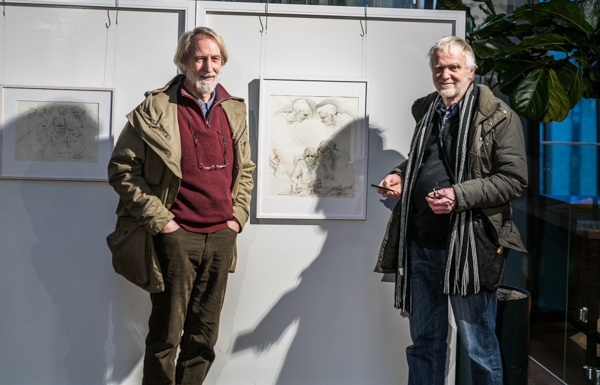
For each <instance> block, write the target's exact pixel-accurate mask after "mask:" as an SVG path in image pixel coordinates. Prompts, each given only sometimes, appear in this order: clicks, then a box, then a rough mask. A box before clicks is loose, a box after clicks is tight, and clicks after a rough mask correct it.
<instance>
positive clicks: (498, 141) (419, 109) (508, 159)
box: [375, 85, 527, 273]
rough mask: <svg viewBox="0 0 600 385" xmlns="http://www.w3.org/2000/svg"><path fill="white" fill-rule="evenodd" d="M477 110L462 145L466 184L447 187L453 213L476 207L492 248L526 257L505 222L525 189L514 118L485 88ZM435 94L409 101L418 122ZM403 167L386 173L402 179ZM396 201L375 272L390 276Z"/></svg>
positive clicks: (395, 256) (517, 123)
mask: <svg viewBox="0 0 600 385" xmlns="http://www.w3.org/2000/svg"><path fill="white" fill-rule="evenodd" d="M478 87H479V106H478V108H477V111H476V112H475V116H474V117H473V122H472V124H471V133H470V135H469V143H468V146H469V148H470V151H469V160H468V172H469V180H467V181H465V182H463V183H460V184H456V185H453V186H452V187H453V188H454V192H455V193H456V207H455V209H454V210H455V211H458V212H461V211H465V210H470V209H474V208H480V209H481V211H482V212H483V213H484V214H485V216H486V217H487V220H488V221H489V223H490V224H491V225H492V226H491V227H492V229H493V234H494V241H495V243H496V245H498V246H503V247H505V248H508V249H513V250H517V251H521V252H527V250H525V246H524V245H523V242H522V241H521V236H520V235H519V231H518V230H517V227H516V226H515V225H514V223H513V222H512V220H511V214H512V210H511V206H510V201H512V200H514V199H516V198H518V197H519V196H520V195H521V193H522V192H523V190H524V189H525V187H527V161H526V159H525V140H524V137H523V128H522V127H521V121H520V119H519V116H518V115H517V114H516V113H515V112H514V111H513V110H511V109H510V108H509V107H508V106H507V105H506V104H505V103H504V102H502V101H501V100H500V99H498V98H496V97H495V96H494V95H493V93H492V91H490V89H489V88H488V87H486V86H481V85H479V86H478ZM436 96H437V93H433V94H430V95H428V96H426V97H424V98H421V99H418V100H417V101H415V103H414V104H413V107H412V112H413V116H414V118H415V120H416V121H417V122H419V121H420V120H421V118H423V116H424V115H425V113H426V111H427V108H428V107H429V105H430V104H431V103H432V102H433V100H434V99H435V97H436ZM406 166H407V162H404V163H402V164H401V165H399V166H398V167H396V168H394V169H393V170H392V171H391V172H389V174H400V175H404V173H405V171H406ZM400 211H401V202H398V204H397V205H396V207H395V208H394V210H393V211H392V215H391V217H390V220H389V221H388V225H387V229H386V233H385V236H384V239H383V242H382V245H381V249H380V252H379V258H378V260H377V265H376V267H375V271H376V272H378V273H393V272H395V271H396V270H397V267H398V252H399V245H398V242H399V234H400V228H399V226H400Z"/></svg>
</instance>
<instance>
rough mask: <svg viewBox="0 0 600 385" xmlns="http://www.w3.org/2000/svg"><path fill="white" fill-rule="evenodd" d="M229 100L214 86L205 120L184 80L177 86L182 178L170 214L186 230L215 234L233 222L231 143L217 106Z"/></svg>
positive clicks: (221, 112)
mask: <svg viewBox="0 0 600 385" xmlns="http://www.w3.org/2000/svg"><path fill="white" fill-rule="evenodd" d="M229 98H231V95H229V93H227V91H225V89H224V88H223V87H222V86H221V85H217V88H216V89H215V100H214V103H213V105H212V107H211V109H210V111H209V112H208V116H207V117H205V116H204V114H203V113H202V109H201V108H200V104H199V103H198V101H197V99H196V98H195V97H194V96H193V95H190V94H189V93H188V91H187V90H186V89H185V88H184V87H183V81H182V82H181V85H180V86H179V94H178V97H177V119H178V122H179V132H180V133H181V173H182V178H181V187H180V188H179V193H178V194H177V198H176V199H175V203H174V204H173V206H172V207H171V212H172V213H173V214H174V215H175V222H177V224H179V226H181V227H183V228H184V229H186V230H188V231H192V232H196V233H214V232H216V231H219V230H221V229H224V228H225V227H227V221H228V220H230V219H233V203H232V200H231V184H232V180H233V163H234V151H233V141H232V139H231V130H230V129H229V124H228V123H227V119H226V117H225V113H224V112H223V109H222V108H221V106H220V104H221V102H223V101H224V100H226V99H229ZM213 165H214V166H217V167H212V166H213ZM221 166H225V167H221ZM211 167H212V168H211Z"/></svg>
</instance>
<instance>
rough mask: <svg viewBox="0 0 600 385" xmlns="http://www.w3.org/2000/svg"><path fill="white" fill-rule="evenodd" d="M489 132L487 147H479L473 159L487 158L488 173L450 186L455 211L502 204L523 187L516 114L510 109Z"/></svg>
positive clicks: (520, 133) (521, 143)
mask: <svg viewBox="0 0 600 385" xmlns="http://www.w3.org/2000/svg"><path fill="white" fill-rule="evenodd" d="M490 134H491V137H489V138H488V137H486V141H488V142H491V144H492V148H491V150H488V149H486V146H482V147H481V149H480V151H482V152H484V154H481V155H479V156H478V157H477V159H475V161H476V162H477V161H481V162H484V161H485V159H486V158H489V161H490V165H489V166H488V167H489V168H490V171H491V172H490V174H489V175H488V176H486V175H484V176H483V178H474V179H471V180H468V181H465V182H463V183H459V184H456V185H453V186H452V187H453V188H454V191H455V193H456V203H457V204H456V208H455V210H456V211H458V212H460V211H465V210H469V209H473V208H486V207H496V206H500V205H503V204H506V203H508V202H510V201H512V200H514V199H516V198H518V197H519V196H520V195H521V193H522V192H523V190H524V189H525V187H527V161H526V159H525V141H524V138H523V129H522V127H521V122H520V119H519V117H518V116H517V115H516V114H515V113H514V112H512V111H511V113H510V114H509V115H508V116H507V118H506V119H505V120H504V121H503V122H500V123H499V125H498V126H497V127H496V128H494V129H493V130H490V132H489V133H488V135H490ZM486 151H490V153H487V152H486ZM483 155H485V156H483Z"/></svg>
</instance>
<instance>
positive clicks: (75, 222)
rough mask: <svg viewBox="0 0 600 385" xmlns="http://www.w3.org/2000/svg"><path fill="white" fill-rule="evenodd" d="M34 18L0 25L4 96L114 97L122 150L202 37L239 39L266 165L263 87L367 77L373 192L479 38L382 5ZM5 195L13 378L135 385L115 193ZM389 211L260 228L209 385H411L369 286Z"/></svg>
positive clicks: (140, 320) (1, 321)
mask: <svg viewBox="0 0 600 385" xmlns="http://www.w3.org/2000/svg"><path fill="white" fill-rule="evenodd" d="M32 4H34V3H33V2H26V1H17V2H14V1H13V2H11V3H9V4H7V5H6V16H4V17H1V18H0V23H2V25H1V28H0V33H1V34H2V39H1V41H2V42H3V43H2V44H3V45H2V60H1V61H0V65H1V66H2V67H1V71H0V83H2V84H11V85H25V86H55V87H56V86H63V87H86V88H112V89H114V90H115V112H114V115H113V122H114V124H113V128H114V130H113V135H114V136H115V138H116V137H117V136H118V134H119V133H120V130H121V128H122V127H123V125H124V124H125V115H126V114H127V113H128V112H129V111H130V110H131V109H133V108H134V107H135V106H136V105H137V104H138V103H140V102H141V101H142V98H143V93H144V92H145V91H147V90H149V89H153V88H158V87H161V86H162V85H164V84H165V83H166V82H167V81H168V80H169V79H170V78H171V77H172V76H173V75H175V73H176V69H175V66H174V65H173V62H172V58H173V54H174V52H175V47H176V44H177V39H178V36H180V34H181V32H182V31H184V30H186V29H189V28H191V27H192V26H193V25H194V23H195V24H196V25H207V26H209V27H212V28H215V29H216V30H217V32H219V33H220V34H221V35H222V36H223V38H224V40H225V42H226V43H227V47H228V50H229V53H230V61H229V62H228V63H227V65H226V66H225V67H224V69H223V80H222V83H223V85H224V86H225V87H226V88H227V90H228V91H229V92H230V93H231V94H233V95H237V96H242V97H244V98H245V99H246V101H247V104H248V113H249V115H248V117H249V133H250V141H251V143H252V146H253V151H254V155H253V157H254V159H255V160H256V157H257V153H256V151H257V148H256V146H257V143H258V135H259V130H260V129H259V127H258V117H259V104H258V96H259V86H258V82H259V79H260V78H261V76H262V77H265V78H282V77H283V78H304V79H311V78H313V79H323V78H338V79H339V78H366V79H368V81H369V94H368V97H367V115H368V124H369V138H368V139H369V143H368V148H369V162H368V170H367V179H368V180H367V182H368V183H378V182H379V180H380V179H381V178H382V177H383V176H384V175H385V174H386V173H387V171H389V170H390V169H391V168H392V167H394V166H396V165H397V164H398V163H400V162H401V161H402V160H404V159H405V157H406V156H407V152H408V142H409V140H410V136H411V134H412V129H413V120H412V117H411V116H410V105H411V103H412V101H413V100H414V99H416V98H417V97H420V96H423V95H424V94H426V93H428V92H430V91H432V90H433V86H432V84H431V75H430V71H429V69H428V64H427V63H428V61H427V56H426V54H427V50H428V48H429V47H430V46H431V44H432V43H433V42H434V41H435V40H437V39H439V38H440V37H442V36H445V35H450V34H458V35H461V34H462V32H460V31H463V30H464V14H463V13H456V12H441V11H422V10H398V9H371V8H369V9H368V19H367V21H366V23H365V20H364V9H362V8H353V7H329V6H294V5H280V4H269V6H268V18H267V17H266V16H265V6H264V4H248V3H231V2H194V1H169V0H163V1H152V0H144V1H133V0H129V1H123V0H121V1H120V2H118V4H119V9H118V23H117V9H116V8H115V2H114V1H100V0H98V1H85V0H84V1H77V2H73V1H60V0H57V1H53V2H49V1H38V2H35V4H36V6H31V5H32ZM57 5H58V6H57ZM107 9H108V10H109V11H108V13H109V15H110V19H111V21H110V22H111V25H110V27H109V28H107V27H106V25H107V23H108V22H109V21H108V17H107ZM259 16H260V19H259ZM360 19H362V22H363V26H365V24H366V32H367V33H366V35H365V36H364V37H361V34H362V33H363V30H362V29H361V23H360V21H359V20H360ZM261 21H262V23H263V25H266V26H267V30H266V32H263V33H262V34H261V33H260V30H261ZM255 194H256V193H255ZM0 198H1V199H0V212H1V213H2V217H3V218H4V220H3V221H2V227H1V231H0V245H2V252H1V253H2V254H1V257H2V261H3V269H2V270H1V272H0V288H1V289H3V293H4V295H3V297H2V299H0V307H1V308H2V309H3V315H2V316H1V317H0V327H2V330H4V334H3V342H4V343H3V345H2V346H3V347H2V348H0V373H2V375H3V380H2V382H3V383H6V384H9V385H13V384H16V385H19V384H28V385H30V384H32V385H37V384H77V385H79V384H138V383H139V382H140V376H141V371H140V370H141V359H142V357H143V346H144V338H145V333H146V331H147V326H146V322H147V317H148V314H149V309H150V304H149V298H148V296H147V295H146V294H145V293H144V292H142V291H141V290H139V289H138V288H136V287H135V286H133V285H131V284H129V283H127V282H126V281H125V280H124V279H122V278H121V277H119V276H117V275H116V274H115V273H114V272H113V270H112V266H111V264H110V254H109V250H108V248H107V247H106V245H105V240H104V239H105V236H106V235H107V234H108V233H109V232H110V231H112V228H113V227H114V222H115V219H116V218H115V215H114V209H115V207H116V204H117V196H116V194H115V193H114V192H113V190H112V189H111V188H110V187H109V186H108V185H107V184H106V183H103V182H74V181H63V182H59V181H32V180H0ZM253 201H254V203H253V205H252V210H253V213H254V212H255V211H254V210H255V209H256V205H255V202H256V195H255V196H254V197H253ZM387 206H389V204H388V205H387ZM387 206H386V205H385V204H384V203H383V202H382V201H381V200H380V199H379V197H378V195H377V194H375V192H374V191H373V189H371V188H369V189H368V191H367V196H366V207H367V219H366V220H365V221H345V220H305V221H302V220H291V219H278V220H265V219H256V216H255V214H253V215H252V218H251V221H250V223H249V224H248V225H247V226H246V228H245V230H244V232H243V233H242V234H241V235H240V236H239V238H238V240H239V241H238V252H239V262H238V268H237V271H236V273H235V274H232V275H230V278H229V279H230V281H229V286H228V292H227V294H226V299H225V305H224V309H223V313H222V324H221V330H220V337H219V342H218V344H217V349H216V353H217V360H216V362H215V363H214V365H213V367H212V369H211V372H210V373H209V377H208V379H207V381H206V383H207V384H211V385H212V384H222V385H224V384H232V385H237V384H249V385H250V384H254V383H255V384H283V385H288V384H299V385H306V384H323V385H328V384H345V385H346V384H361V385H363V384H378V385H379V384H381V385H386V384H405V383H406V380H407V367H406V363H405V353H404V352H405V348H406V346H408V345H409V344H410V337H409V333H408V322H407V321H406V319H403V318H401V317H400V315H399V314H398V312H397V311H395V310H394V309H393V306H392V304H393V284H392V283H389V282H382V277H381V275H379V274H375V273H373V272H372V270H373V267H374V265H375V261H376V257H377V252H378V250H379V243H380V241H381V238H382V237H383V231H384V229H385V225H386V222H387V219H388V217H389V214H390V208H389V207H387ZM32 362H35V365H32V364H31V363H32ZM449 377H451V376H449Z"/></svg>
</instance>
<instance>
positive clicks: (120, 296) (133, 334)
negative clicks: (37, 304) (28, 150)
mask: <svg viewBox="0 0 600 385" xmlns="http://www.w3.org/2000/svg"><path fill="white" fill-rule="evenodd" d="M40 184H42V188H40ZM20 193H21V196H22V199H23V202H24V206H25V208H26V210H27V213H28V215H29V216H30V218H31V223H32V226H33V233H34V235H35V237H36V238H37V242H36V243H35V244H33V246H32V247H31V259H32V264H33V268H34V270H35V273H36V275H37V277H38V278H39V280H40V282H41V283H42V284H43V285H44V287H45V289H46V291H47V293H48V295H49V296H50V297H51V298H52V302H53V306H54V307H55V308H56V309H57V310H58V313H59V317H60V318H58V321H59V322H60V323H59V324H52V325H53V326H54V329H57V330H54V329H51V330H48V331H47V332H48V333H53V334H55V335H56V334H58V335H62V336H64V339H62V338H61V339H57V343H56V344H55V345H54V347H53V349H54V351H46V352H41V353H42V354H43V356H49V355H53V354H54V355H56V356H57V357H61V356H62V362H61V361H60V359H58V360H56V361H57V364H58V365H59V366H58V367H56V368H55V369H56V371H55V373H53V374H49V373H36V374H30V375H33V376H36V377H39V378H40V381H49V383H52V382H53V381H54V382H55V383H58V382H60V381H61V379H62V375H63V374H61V373H64V372H66V376H67V378H66V384H68V385H80V384H98V385H104V384H106V383H107V382H111V383H121V382H122V381H123V380H124V379H126V378H127V377H128V376H130V375H131V373H132V371H133V370H134V368H135V366H136V364H137V363H138V361H139V357H140V356H142V355H143V349H144V338H145V334H146V332H147V326H146V323H147V317H146V315H145V314H147V313H148V312H149V311H148V308H149V300H148V297H147V295H146V293H144V292H143V291H142V290H140V289H138V288H136V287H135V286H134V285H132V284H130V283H128V282H127V281H126V280H125V279H123V278H122V277H119V276H117V275H116V274H115V272H114V270H113V267H112V264H111V255H110V251H109V250H108V247H107V246H106V241H105V238H106V235H107V234H109V233H110V232H111V231H112V230H113V226H114V223H115V221H116V216H115V214H114V209H115V208H116V205H117V202H118V197H117V195H116V193H115V192H114V191H113V189H112V188H111V187H110V186H109V185H108V183H107V182H82V181H36V182H34V181H23V182H22V185H21V188H20ZM57 325H59V326H57ZM65 351H66V353H65ZM34 354H35V353H34ZM41 359H43V358H41ZM31 360H32V357H31V356H30V355H29V356H27V357H22V360H21V361H22V362H23V363H25V364H26V365H27V369H26V368H22V370H28V371H30V372H31V368H30V363H31ZM34 370H35V369H34ZM52 376H55V377H52ZM56 376H59V377H56ZM42 379H43V380H42Z"/></svg>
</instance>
